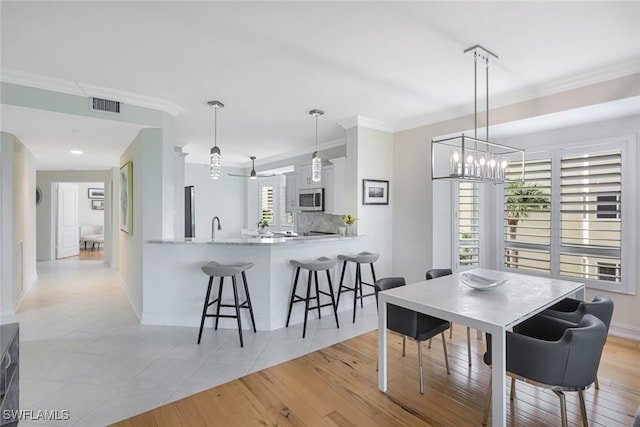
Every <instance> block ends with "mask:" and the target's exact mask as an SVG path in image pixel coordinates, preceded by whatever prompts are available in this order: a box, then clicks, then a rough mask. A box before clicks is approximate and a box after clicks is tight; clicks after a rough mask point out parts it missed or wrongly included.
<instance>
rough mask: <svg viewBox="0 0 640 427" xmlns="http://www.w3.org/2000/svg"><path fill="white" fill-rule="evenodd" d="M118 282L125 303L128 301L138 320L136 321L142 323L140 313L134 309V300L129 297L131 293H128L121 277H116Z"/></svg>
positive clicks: (127, 288)
mask: <svg viewBox="0 0 640 427" xmlns="http://www.w3.org/2000/svg"><path fill="white" fill-rule="evenodd" d="M118 282H119V283H120V286H122V290H123V291H124V295H125V296H126V297H127V301H129V305H130V306H131V308H132V309H133V312H134V313H135V315H136V317H137V318H138V321H139V322H140V323H142V313H141V312H140V311H139V310H138V309H137V308H136V304H135V299H134V298H133V296H132V295H131V292H129V287H128V286H127V284H126V282H125V281H124V280H123V279H122V277H120V275H118Z"/></svg>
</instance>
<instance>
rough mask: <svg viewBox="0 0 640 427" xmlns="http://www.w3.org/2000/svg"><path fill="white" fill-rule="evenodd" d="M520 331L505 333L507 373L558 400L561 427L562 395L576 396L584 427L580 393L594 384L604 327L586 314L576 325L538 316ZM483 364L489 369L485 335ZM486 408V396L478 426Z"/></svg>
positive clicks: (488, 402) (564, 419) (563, 414)
mask: <svg viewBox="0 0 640 427" xmlns="http://www.w3.org/2000/svg"><path fill="white" fill-rule="evenodd" d="M522 329H523V331H522V332H523V333H515V332H507V336H506V341H507V343H506V344H507V366H506V370H507V372H509V373H510V374H511V375H515V376H516V377H517V378H518V379H521V380H524V381H527V382H533V383H534V384H535V385H537V386H540V387H545V388H549V389H551V391H553V392H554V393H555V394H556V395H557V396H558V397H559V398H560V415H561V419H562V426H563V427H566V426H567V408H566V401H565V395H564V393H565V392H568V391H576V392H578V397H579V400H580V411H581V413H582V419H583V424H584V425H585V426H588V420H587V411H586V407H585V403H584V395H583V391H584V390H585V389H586V388H587V387H589V385H591V384H592V383H593V382H594V380H595V377H596V373H597V372H598V365H599V364H600V357H601V356H602V350H603V348H604V343H605V340H606V338H607V328H606V326H605V324H604V323H603V322H602V321H601V320H600V319H598V318H597V317H595V316H593V315H590V314H586V315H585V316H584V317H583V318H582V320H580V322H579V323H578V324H577V325H576V324H575V323H571V322H567V321H564V320H562V319H557V318H554V317H550V316H546V315H538V316H535V317H534V318H532V319H530V321H529V322H527V324H526V326H523V328H522ZM484 362H485V363H486V364H487V365H491V335H490V334H487V352H486V353H485V354H484ZM512 381H513V380H512ZM512 390H513V387H512ZM511 398H512V399H513V394H512V395H511ZM490 406H491V393H487V400H486V401H485V412H484V417H483V421H482V425H485V426H486V425H487V419H488V416H489V407H490Z"/></svg>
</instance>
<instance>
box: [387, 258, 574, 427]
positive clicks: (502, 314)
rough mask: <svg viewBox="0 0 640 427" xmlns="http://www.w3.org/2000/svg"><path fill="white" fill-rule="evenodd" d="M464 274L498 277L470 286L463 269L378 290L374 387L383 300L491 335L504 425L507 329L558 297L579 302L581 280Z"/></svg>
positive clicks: (499, 422) (496, 418) (496, 414)
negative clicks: (492, 283)
mask: <svg viewBox="0 0 640 427" xmlns="http://www.w3.org/2000/svg"><path fill="white" fill-rule="evenodd" d="M467 273H471V274H474V275H476V276H481V277H483V278H487V279H488V280H489V281H496V282H499V281H503V283H501V284H500V285H498V286H495V287H492V288H488V289H482V290H480V289H475V288H471V287H469V286H467V285H466V284H464V283H463V282H462V281H461V280H460V275H461V274H464V273H454V274H452V275H449V276H443V277H439V278H437V279H433V280H428V281H426V280H425V281H420V282H416V283H412V284H408V285H406V286H400V287H398V288H394V289H389V290H387V291H383V292H380V293H379V294H378V313H379V316H378V363H379V366H378V388H379V389H380V390H381V391H383V392H386V391H387V307H386V306H387V304H394V305H397V306H400V307H405V308H408V309H411V310H414V311H417V312H420V313H425V314H428V315H431V316H435V317H439V318H441V319H445V320H449V321H452V322H454V323H459V324H462V325H465V326H469V327H471V328H475V329H478V330H481V331H484V332H488V333H490V334H492V336H493V339H492V348H491V349H492V365H493V366H492V389H491V393H492V419H493V425H494V426H504V425H505V424H506V402H507V400H506V398H505V392H506V385H505V384H506V383H505V380H506V378H505V374H506V370H505V367H506V332H507V330H509V329H510V328H512V327H513V326H515V325H517V324H518V323H520V322H522V321H524V320H526V319H528V318H530V317H532V316H534V315H535V314H537V313H539V312H541V311H542V310H544V309H546V308H548V307H550V306H551V305H553V304H555V303H556V302H558V301H560V300H562V299H563V298H566V297H569V296H574V297H575V298H577V299H581V300H584V284H583V283H577V282H570V281H566V280H556V279H551V278H548V277H541V276H535V275H530V274H519V273H510V272H503V271H496V270H488V269H483V268H476V269H473V270H469V271H468V272H467Z"/></svg>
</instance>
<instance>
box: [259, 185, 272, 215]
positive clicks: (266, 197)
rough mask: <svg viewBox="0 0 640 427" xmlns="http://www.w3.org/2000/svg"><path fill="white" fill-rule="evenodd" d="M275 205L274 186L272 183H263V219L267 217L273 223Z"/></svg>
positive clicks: (261, 205)
mask: <svg viewBox="0 0 640 427" xmlns="http://www.w3.org/2000/svg"><path fill="white" fill-rule="evenodd" d="M274 211H275V206H274V203H273V187H272V186H271V185H263V186H261V187H260V213H261V214H262V219H266V220H267V221H269V223H270V224H271V223H273V218H274Z"/></svg>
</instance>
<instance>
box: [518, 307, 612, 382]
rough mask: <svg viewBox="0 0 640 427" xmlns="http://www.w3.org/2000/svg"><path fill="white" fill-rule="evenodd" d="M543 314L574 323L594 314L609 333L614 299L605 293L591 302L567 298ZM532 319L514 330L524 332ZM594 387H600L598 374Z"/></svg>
mask: <svg viewBox="0 0 640 427" xmlns="http://www.w3.org/2000/svg"><path fill="white" fill-rule="evenodd" d="M542 314H544V315H547V316H551V317H555V318H558V319H563V320H566V321H567V322H571V323H574V324H578V323H580V321H581V320H582V318H583V317H584V315H585V314H592V315H594V316H595V317H597V318H598V319H600V320H601V321H602V323H604V325H605V326H606V328H607V335H608V334H609V326H611V318H612V317H613V301H612V300H611V298H608V297H606V296H604V295H596V296H595V297H594V298H593V301H591V302H588V301H582V300H577V299H573V298H565V299H563V300H562V301H560V302H558V303H556V304H554V305H552V306H551V307H549V308H548V309H546V310H544V311H543V312H542ZM530 321H531V320H530V319H529V320H527V321H525V322H523V323H521V324H520V325H518V326H516V327H515V328H513V330H514V332H518V333H523V332H524V328H527V323H528V322H530ZM594 387H595V389H596V390H599V389H600V384H599V383H598V377H597V376H596V379H595V382H594ZM513 392H514V391H513V389H512V393H513Z"/></svg>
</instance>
